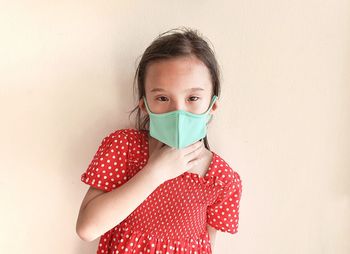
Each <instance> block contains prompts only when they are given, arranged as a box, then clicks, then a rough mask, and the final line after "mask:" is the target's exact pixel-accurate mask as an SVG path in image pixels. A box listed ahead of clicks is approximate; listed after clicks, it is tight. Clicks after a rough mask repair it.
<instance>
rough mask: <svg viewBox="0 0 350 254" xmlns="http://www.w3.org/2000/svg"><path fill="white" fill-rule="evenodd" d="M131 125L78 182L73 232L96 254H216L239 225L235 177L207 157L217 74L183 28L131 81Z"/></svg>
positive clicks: (103, 147)
mask: <svg viewBox="0 0 350 254" xmlns="http://www.w3.org/2000/svg"><path fill="white" fill-rule="evenodd" d="M136 80H137V88H138V98H139V102H138V105H137V107H135V108H134V109H133V110H132V111H131V113H133V112H134V111H135V110H137V118H136V127H135V128H125V129H119V130H115V131H114V132H112V133H110V134H109V135H108V136H106V137H105V138H104V139H103V140H102V142H101V144H100V146H99V148H98V150H97V152H96V154H95V155H94V157H93V159H92V161H91V163H90V165H89V166H88V168H87V170H86V171H85V172H84V173H83V174H82V175H81V181H83V182H84V183H86V184H88V185H90V188H89V190H88V191H87V193H86V195H85V197H84V199H83V201H82V204H81V207H80V211H79V216H78V220H77V224H76V231H77V234H78V235H79V237H80V238H81V239H83V240H85V241H92V240H94V239H96V238H97V237H100V236H101V237H100V240H99V245H98V249H97V253H98V254H101V253H103V254H114V253H164V254H165V253H212V249H213V244H214V240H215V232H216V231H217V230H219V231H222V232H228V233H231V234H234V233H236V232H237V228H238V217H239V202H240V198H241V191H242V185H241V180H240V176H239V174H238V173H237V172H236V171H234V170H233V169H232V168H231V167H230V166H229V165H228V164H227V163H226V162H225V161H224V159H223V158H221V157H220V156H219V155H218V154H216V153H215V152H213V151H211V150H210V147H209V143H208V139H207V135H206V133H207V125H208V124H209V123H210V122H211V119H212V117H213V115H214V113H215V111H216V109H217V108H218V101H217V98H218V96H219V92H220V81H219V68H218V64H217V61H216V59H215V56H214V53H213V51H212V50H211V49H210V47H209V46H208V43H207V42H206V41H205V40H204V39H203V38H202V37H201V36H200V35H199V34H198V32H196V31H195V30H191V29H188V28H182V29H172V30H169V31H167V32H165V33H163V34H160V35H159V37H158V38H156V39H155V40H154V41H153V42H152V43H151V45H150V46H149V47H148V48H147V49H146V50H145V52H144V54H143V56H142V58H141V60H140V63H139V65H138V68H137V70H136V74H135V80H134V84H135V83H136Z"/></svg>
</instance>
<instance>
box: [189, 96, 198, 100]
mask: <svg viewBox="0 0 350 254" xmlns="http://www.w3.org/2000/svg"><path fill="white" fill-rule="evenodd" d="M190 98H195V100H192V101H197V100H198V99H199V97H197V96H191V97H190Z"/></svg>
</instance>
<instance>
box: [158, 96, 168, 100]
mask: <svg viewBox="0 0 350 254" xmlns="http://www.w3.org/2000/svg"><path fill="white" fill-rule="evenodd" d="M160 98H163V99H164V98H165V99H167V98H166V97H165V96H159V97H158V98H157V100H158V99H160ZM160 101H164V100H160Z"/></svg>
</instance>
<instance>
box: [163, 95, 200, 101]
mask: <svg viewBox="0 0 350 254" xmlns="http://www.w3.org/2000/svg"><path fill="white" fill-rule="evenodd" d="M189 98H190V99H189V100H190V101H197V100H198V99H199V97H197V96H191V97H189ZM157 100H158V101H168V98H167V97H165V96H159V97H158V98H157Z"/></svg>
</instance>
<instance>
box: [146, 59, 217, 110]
mask: <svg viewBox="0 0 350 254" xmlns="http://www.w3.org/2000/svg"><path fill="white" fill-rule="evenodd" d="M145 92H146V100H147V103H148V106H149V108H150V110H151V112H153V113H156V114H159V113H166V112H170V111H174V110H180V109H181V110H185V111H188V112H191V113H194V114H202V113H204V112H205V111H206V110H207V109H208V108H209V105H210V102H211V99H212V83H211V78H210V73H209V70H208V68H207V67H206V65H205V64H204V63H202V62H201V61H200V60H199V59H198V58H196V57H194V56H191V57H177V58H172V59H166V60H160V61H157V62H153V63H150V64H149V65H148V66H147V71H146V77H145ZM217 102H218V99H217V100H216V101H215V103H214V104H213V107H212V108H211V110H210V112H209V113H210V114H213V112H214V111H215V110H216V109H217ZM139 106H140V108H141V109H142V110H143V111H144V112H145V113H146V114H147V110H146V108H145V105H144V102H143V99H140V101H139Z"/></svg>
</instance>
